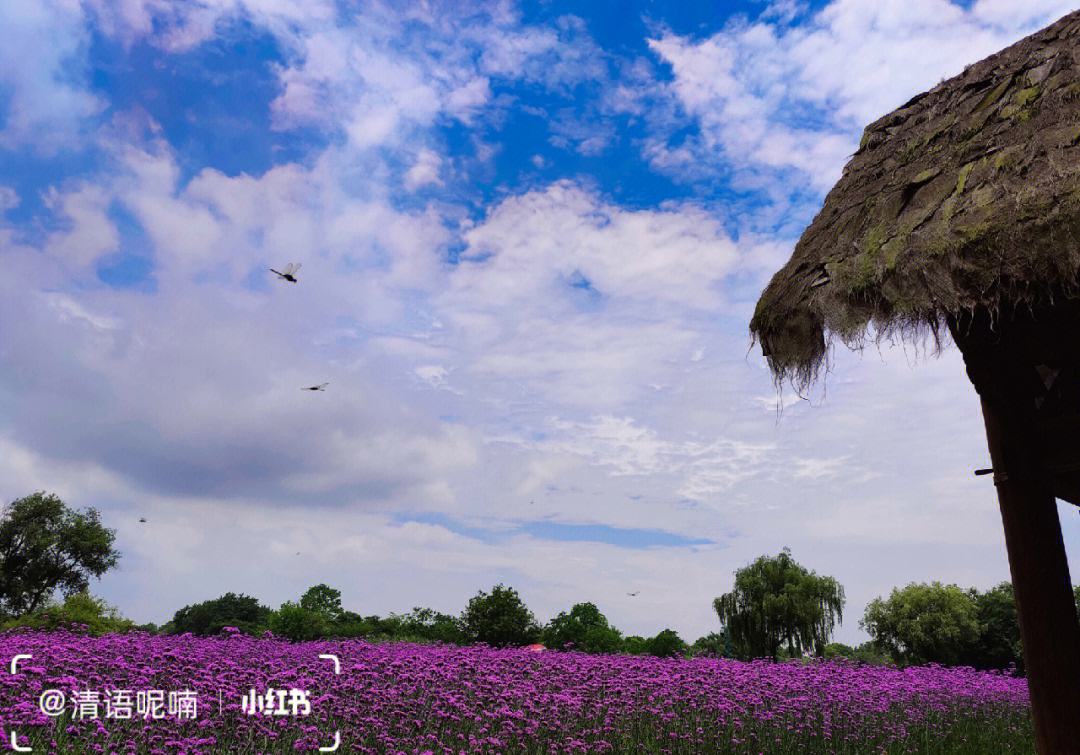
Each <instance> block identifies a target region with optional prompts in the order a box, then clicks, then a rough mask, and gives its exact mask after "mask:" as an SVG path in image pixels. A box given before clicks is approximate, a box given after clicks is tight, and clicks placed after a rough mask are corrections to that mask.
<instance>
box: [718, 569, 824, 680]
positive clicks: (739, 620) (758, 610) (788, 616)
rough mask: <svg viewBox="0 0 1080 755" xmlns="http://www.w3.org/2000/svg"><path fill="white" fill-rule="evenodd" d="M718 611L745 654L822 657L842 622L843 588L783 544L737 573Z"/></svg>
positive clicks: (736, 645) (720, 598)
mask: <svg viewBox="0 0 1080 755" xmlns="http://www.w3.org/2000/svg"><path fill="white" fill-rule="evenodd" d="M713 608H715V609H716V615H717V616H719V617H720V623H721V624H723V625H724V629H725V630H727V633H728V636H729V637H730V638H731V642H732V645H733V647H734V650H735V652H736V653H737V654H738V655H740V656H743V657H748V658H760V657H763V656H769V657H771V658H772V659H773V660H776V658H777V657H778V656H779V653H780V648H785V649H786V650H787V651H788V653H791V654H799V655H801V654H803V653H804V652H807V651H809V652H812V653H814V654H818V655H820V654H821V652H822V651H823V650H824V648H825V645H827V644H828V642H829V638H830V637H831V636H832V633H833V630H834V629H835V628H836V625H837V624H838V623H840V621H842V620H843V613H844V588H843V587H842V586H841V585H840V583H839V582H837V581H836V580H835V579H833V578H832V577H822V576H819V575H818V574H817V573H815V572H812V571H809V570H808V569H807V568H806V567H804V566H802V565H800V564H799V563H798V562H796V561H795V559H793V558H792V557H791V551H790V550H788V549H787V548H784V550H782V551H781V552H780V553H779V554H778V555H776V556H762V557H761V558H759V559H757V560H756V561H754V563H752V564H750V565H749V566H746V567H744V568H742V569H739V570H738V571H736V572H735V589H733V590H732V591H731V592H729V593H725V594H724V595H721V596H720V597H719V598H717V599H716V600H714V601H713Z"/></svg>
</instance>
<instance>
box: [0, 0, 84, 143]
mask: <svg viewBox="0 0 1080 755" xmlns="http://www.w3.org/2000/svg"><path fill="white" fill-rule="evenodd" d="M84 23H85V20H84V16H83V12H82V7H81V5H80V3H79V2H77V1H76V0H42V1H41V2H27V3H20V2H7V3H0V29H2V30H3V44H0V93H2V94H0V124H3V125H2V127H0V148H5V149H32V150H35V151H38V152H44V153H52V152H55V151H57V150H60V149H75V148H78V147H79V146H80V145H79V143H78V141H77V137H79V136H80V135H81V134H82V133H83V132H84V130H85V128H86V123H87V121H88V119H91V118H92V117H93V116H95V115H96V114H98V113H99V112H100V111H101V110H102V109H103V108H104V106H105V103H104V102H102V101H101V100H100V99H98V98H97V97H96V96H94V95H93V94H92V93H91V92H90V91H89V89H88V83H87V72H86V62H85V59H84V56H85V51H86V47H87V46H88V45H89V35H88V33H87V30H86V28H85V25H84Z"/></svg>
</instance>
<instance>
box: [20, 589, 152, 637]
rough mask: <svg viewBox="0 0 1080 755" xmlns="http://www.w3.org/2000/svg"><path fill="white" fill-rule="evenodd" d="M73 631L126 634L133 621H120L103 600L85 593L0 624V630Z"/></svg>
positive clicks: (76, 594)
mask: <svg viewBox="0 0 1080 755" xmlns="http://www.w3.org/2000/svg"><path fill="white" fill-rule="evenodd" d="M16 627H26V628H29V629H74V630H76V631H85V632H87V633H88V634H92V635H102V634H108V633H112V632H127V631H130V630H132V629H135V628H136V627H135V622H133V621H129V620H128V619H125V618H123V617H122V616H121V615H120V613H119V612H118V611H117V610H116V609H115V608H113V607H112V606H110V605H109V604H108V603H106V602H105V601H103V600H101V599H99V598H95V597H94V596H93V595H91V594H90V593H88V592H77V593H73V594H71V595H68V596H67V597H66V598H65V599H64V602H63V603H58V602H55V601H52V602H50V603H48V604H46V605H45V606H44V607H42V608H39V609H38V610H36V611H33V612H31V613H25V614H23V615H22V616H18V617H16V618H12V619H8V620H7V621H5V622H3V623H0V629H15V628H16Z"/></svg>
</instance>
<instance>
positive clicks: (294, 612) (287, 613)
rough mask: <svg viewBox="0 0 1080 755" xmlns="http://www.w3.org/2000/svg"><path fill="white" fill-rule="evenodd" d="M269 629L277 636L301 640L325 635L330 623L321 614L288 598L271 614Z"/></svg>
mask: <svg viewBox="0 0 1080 755" xmlns="http://www.w3.org/2000/svg"><path fill="white" fill-rule="evenodd" d="M270 629H271V630H272V631H273V633H274V634H276V635H278V636H279V637H284V638H286V639H288V640H292V641H294V642H302V641H304V640H317V639H320V638H322V637H326V636H327V634H329V632H330V629H331V625H330V622H328V621H327V619H326V617H325V616H324V615H323V614H321V613H319V612H317V611H313V610H311V609H310V608H304V607H303V606H302V605H300V604H299V603H294V602H293V601H291V600H289V601H286V602H284V603H282V604H281V607H280V608H279V609H278V610H276V611H274V613H273V615H271V617H270Z"/></svg>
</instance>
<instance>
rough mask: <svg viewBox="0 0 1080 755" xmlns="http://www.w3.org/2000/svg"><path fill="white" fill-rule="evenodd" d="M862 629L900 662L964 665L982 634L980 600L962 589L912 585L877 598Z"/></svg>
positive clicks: (948, 586)
mask: <svg viewBox="0 0 1080 755" xmlns="http://www.w3.org/2000/svg"><path fill="white" fill-rule="evenodd" d="M859 625H860V626H862V628H863V629H865V630H866V632H867V633H868V634H869V635H870V636H871V637H872V638H873V639H874V640H875V641H876V642H877V643H878V645H880V646H881V647H882V648H884V649H885V650H887V651H888V652H889V653H890V654H891V655H892V657H893V660H895V661H896V662H897V663H902V664H918V663H942V664H952V665H955V664H959V663H964V662H965V660H966V659H968V658H970V657H971V654H972V651H973V649H974V645H975V644H976V643H977V642H978V638H979V635H980V627H979V609H978V606H977V605H976V603H975V599H974V598H972V596H971V594H970V593H969V592H967V591H965V590H962V589H960V588H959V587H957V586H956V585H943V584H941V583H940V582H932V583H930V584H915V583H912V584H910V585H908V586H907V587H904V588H902V589H894V590H893V591H892V593H891V594H890V595H889V598H888V600H882V599H881V598H875V599H874V600H872V601H870V603H869V605H867V606H866V613H865V614H864V615H863V619H862V621H860V622H859Z"/></svg>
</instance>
